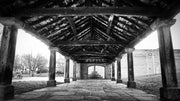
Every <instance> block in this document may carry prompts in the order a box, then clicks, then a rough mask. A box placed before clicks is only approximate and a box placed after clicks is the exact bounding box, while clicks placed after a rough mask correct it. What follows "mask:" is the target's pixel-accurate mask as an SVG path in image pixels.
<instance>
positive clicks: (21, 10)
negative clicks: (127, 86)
mask: <svg viewBox="0 0 180 101" xmlns="http://www.w3.org/2000/svg"><path fill="white" fill-rule="evenodd" d="M179 8H180V3H179V0H1V1H0V17H1V18H0V19H1V22H3V21H6V23H8V21H9V23H13V22H14V23H16V24H18V25H19V26H21V28H23V29H25V30H26V31H28V32H30V33H31V34H33V35H34V36H36V37H37V38H39V39H41V40H42V41H43V42H45V43H46V44H47V45H49V46H52V47H57V49H58V51H59V52H60V53H62V54H63V55H65V56H68V57H70V58H71V59H73V60H75V61H77V62H79V63H111V62H113V61H114V60H115V58H116V57H118V56H120V55H122V54H123V53H124V50H125V48H127V47H133V46H134V45H135V44H137V43H138V42H139V41H140V40H141V39H142V38H144V37H146V36H147V35H148V34H149V33H151V32H152V31H153V28H152V25H153V24H154V23H155V22H156V21H157V20H158V19H171V18H173V17H174V16H175V15H176V14H177V13H178V12H179V10H180V9H179ZM6 19H8V20H6ZM9 19H12V20H9Z"/></svg>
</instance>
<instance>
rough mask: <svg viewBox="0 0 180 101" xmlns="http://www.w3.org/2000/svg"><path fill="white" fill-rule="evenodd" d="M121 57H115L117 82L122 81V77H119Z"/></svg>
mask: <svg viewBox="0 0 180 101" xmlns="http://www.w3.org/2000/svg"><path fill="white" fill-rule="evenodd" d="M121 58H122V57H118V58H116V60H117V81H116V82H117V83H122V79H121Z"/></svg>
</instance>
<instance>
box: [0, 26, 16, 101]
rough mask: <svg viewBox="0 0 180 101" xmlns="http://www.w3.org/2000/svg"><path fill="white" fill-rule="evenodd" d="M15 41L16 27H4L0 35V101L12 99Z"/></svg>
mask: <svg viewBox="0 0 180 101" xmlns="http://www.w3.org/2000/svg"><path fill="white" fill-rule="evenodd" d="M16 39H17V27H16V26H14V25H4V28H3V32H2V33H0V100H6V99H13V98H14V86H12V76H13V65H14V57H15V49H16Z"/></svg>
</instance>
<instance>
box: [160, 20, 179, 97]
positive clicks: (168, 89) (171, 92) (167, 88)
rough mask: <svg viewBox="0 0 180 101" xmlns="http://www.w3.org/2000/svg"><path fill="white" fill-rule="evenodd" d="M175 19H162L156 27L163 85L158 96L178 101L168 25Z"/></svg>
mask: <svg viewBox="0 0 180 101" xmlns="http://www.w3.org/2000/svg"><path fill="white" fill-rule="evenodd" d="M174 23H175V20H167V21H163V24H161V25H160V26H159V28H158V39H159V52H160V62H161V76H162V84H163V87H162V88H160V98H161V100H163V101H164V100H165V101H180V96H179V95H180V88H178V82H177V76H176V65H175V59H174V51H173V46H172V39H171V31H170V27H171V25H173V24H174Z"/></svg>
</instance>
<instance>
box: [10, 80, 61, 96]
mask: <svg viewBox="0 0 180 101" xmlns="http://www.w3.org/2000/svg"><path fill="white" fill-rule="evenodd" d="M57 84H62V83H60V82H57ZM12 85H13V86H14V89H15V91H14V93H15V94H21V93H25V92H29V91H33V90H35V89H41V88H45V87H47V81H18V82H13V83H12Z"/></svg>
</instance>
